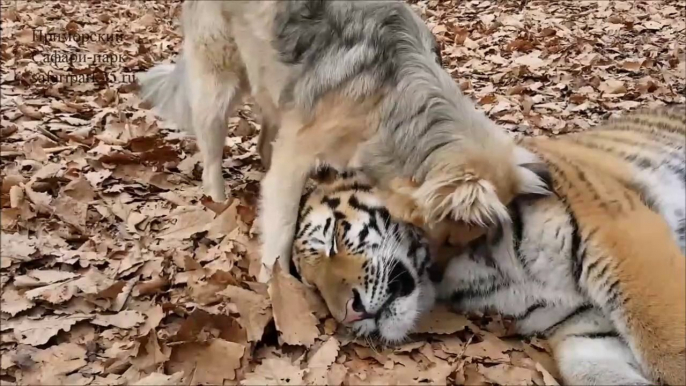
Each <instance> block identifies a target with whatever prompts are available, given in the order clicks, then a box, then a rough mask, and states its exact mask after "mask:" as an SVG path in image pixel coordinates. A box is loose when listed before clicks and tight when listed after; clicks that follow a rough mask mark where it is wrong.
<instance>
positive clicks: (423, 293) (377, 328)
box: [350, 280, 436, 345]
mask: <svg viewBox="0 0 686 386" xmlns="http://www.w3.org/2000/svg"><path fill="white" fill-rule="evenodd" d="M435 301H436V292H435V289H434V287H433V286H432V285H431V284H430V283H428V280H427V283H422V284H420V286H419V287H418V288H417V289H416V290H415V291H414V292H413V293H411V294H410V295H408V296H405V297H402V298H398V299H395V300H394V301H393V302H391V303H390V304H389V305H388V307H386V308H384V309H383V310H381V312H380V313H379V314H378V315H377V317H375V318H370V319H365V320H360V321H357V322H354V323H352V324H351V325H350V329H351V330H352V332H353V333H354V334H355V335H356V336H358V337H361V338H367V339H374V340H378V341H380V343H383V344H384V345H396V344H400V343H403V342H404V341H406V340H407V338H408V337H409V335H410V334H411V333H412V332H413V330H414V329H415V327H417V324H418V323H419V320H420V319H421V317H422V315H424V314H425V313H427V312H429V311H430V310H431V309H432V308H433V306H434V303H435Z"/></svg>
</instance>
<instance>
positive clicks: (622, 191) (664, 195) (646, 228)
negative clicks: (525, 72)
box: [521, 107, 686, 384]
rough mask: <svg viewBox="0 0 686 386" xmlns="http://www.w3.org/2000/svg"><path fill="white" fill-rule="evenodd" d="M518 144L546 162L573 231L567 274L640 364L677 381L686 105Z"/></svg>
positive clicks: (684, 288) (685, 303)
mask: <svg viewBox="0 0 686 386" xmlns="http://www.w3.org/2000/svg"><path fill="white" fill-rule="evenodd" d="M521 144H522V145H523V146H525V147H526V148H528V149H529V150H531V151H533V152H534V153H536V154H537V155H538V156H539V157H541V158H542V159H543V160H544V161H545V162H546V164H547V165H548V166H549V168H550V172H551V174H552V177H553V182H554V189H555V191H556V193H557V194H558V195H559V196H560V197H561V198H562V201H563V202H564V204H565V205H567V207H568V210H569V212H570V213H571V218H572V221H573V226H575V227H577V228H578V232H577V234H578V238H577V239H576V240H573V244H574V245H573V246H572V252H571V255H572V256H571V258H572V259H573V262H572V267H573V269H572V275H573V276H574V280H575V282H576V283H578V286H579V289H580V290H581V292H582V293H586V294H587V295H588V296H589V297H590V298H591V300H592V301H593V302H594V303H595V304H596V305H597V306H599V307H600V308H601V309H602V310H603V312H604V313H605V314H606V315H608V316H609V318H610V319H611V321H612V322H613V324H614V325H615V327H616V328H617V330H618V332H619V333H620V335H621V336H622V337H623V338H624V339H625V340H626V341H627V342H628V344H629V346H630V347H631V349H632V351H633V352H634V354H635V355H636V356H637V359H638V360H639V363H641V365H642V366H643V367H644V369H643V370H644V371H647V372H648V373H650V374H652V375H653V376H654V377H655V379H660V380H663V381H666V382H667V383H669V384H684V383H685V382H686V378H685V375H684V363H685V362H686V354H685V353H684V342H685V341H686V258H685V257H684V253H685V250H686V234H685V229H684V223H685V221H686V220H685V216H686V213H685V212H686V208H685V206H686V202H685V201H686V189H685V186H684V185H685V184H686V172H685V165H686V154H685V153H684V150H685V149H686V111H685V110H684V108H683V107H672V108H664V109H660V110H653V111H642V112H638V113H633V114H627V115H626V116H624V117H621V118H617V119H613V120H610V121H609V122H608V123H606V124H604V125H602V126H599V127H598V128H596V129H592V130H589V131H587V132H583V133H576V134H569V135H564V136H559V137H556V138H529V139H524V140H522V141H521Z"/></svg>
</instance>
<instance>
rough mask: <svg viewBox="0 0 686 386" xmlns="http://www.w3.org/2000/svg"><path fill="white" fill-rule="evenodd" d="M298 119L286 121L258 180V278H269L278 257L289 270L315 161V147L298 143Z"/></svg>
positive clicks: (282, 266)
mask: <svg viewBox="0 0 686 386" xmlns="http://www.w3.org/2000/svg"><path fill="white" fill-rule="evenodd" d="M299 122H300V121H298V120H291V122H288V120H285V121H284V122H283V124H282V125H281V127H280V129H279V132H278V134H277V136H276V141H275V142H274V147H273V154H272V159H271V166H270V168H269V170H268V171H267V174H266V175H265V177H264V179H263V180H262V183H261V189H260V190H261V205H262V208H261V209H262V210H261V213H260V219H259V221H260V222H259V224H260V228H261V229H260V230H261V233H262V265H261V269H260V274H259V276H258V281H260V282H262V283H264V282H267V281H268V280H269V278H270V277H271V274H272V269H273V266H274V263H275V261H276V259H277V258H279V263H280V264H281V268H282V269H283V271H284V272H289V265H290V259H291V247H292V243H293V237H294V233H295V226H296V222H297V220H298V206H299V204H300V197H301V195H302V192H303V188H304V185H305V182H306V180H307V176H308V174H309V171H310V169H311V168H312V165H313V164H314V161H315V158H316V157H315V155H316V153H315V152H314V149H311V148H310V149H308V148H307V147H306V146H299V145H302V144H300V143H299V142H300V141H299V137H298V132H299V131H300V128H301V126H300V123H299Z"/></svg>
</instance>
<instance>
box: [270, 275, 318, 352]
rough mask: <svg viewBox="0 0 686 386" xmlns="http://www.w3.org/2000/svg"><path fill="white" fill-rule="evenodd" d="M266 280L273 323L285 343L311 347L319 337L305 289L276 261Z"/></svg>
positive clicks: (315, 320)
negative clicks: (271, 274)
mask: <svg viewBox="0 0 686 386" xmlns="http://www.w3.org/2000/svg"><path fill="white" fill-rule="evenodd" d="M274 267H275V269H274V272H273V276H272V279H271V281H270V282H269V290H268V291H269V297H270V298H271V300H272V309H273V311H274V322H275V323H276V329H277V330H279V332H281V339H283V341H284V342H285V343H287V344H292V345H304V346H307V347H309V346H311V345H312V344H313V343H314V340H315V339H316V338H317V337H318V336H319V329H318V328H317V322H318V320H317V318H316V317H315V316H314V315H313V310H312V308H311V307H310V304H309V302H308V301H307V294H306V293H307V291H308V288H307V287H306V286H305V285H304V284H303V283H301V282H299V281H298V280H297V279H295V278H294V277H293V276H291V275H288V274H285V273H283V272H282V271H281V267H280V265H279V264H278V262H277V264H275V265H274Z"/></svg>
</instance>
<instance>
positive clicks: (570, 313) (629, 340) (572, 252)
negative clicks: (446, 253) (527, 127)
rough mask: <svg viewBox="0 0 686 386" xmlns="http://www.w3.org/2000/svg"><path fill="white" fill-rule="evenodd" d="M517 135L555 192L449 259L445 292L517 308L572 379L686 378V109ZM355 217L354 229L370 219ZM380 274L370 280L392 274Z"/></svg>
mask: <svg viewBox="0 0 686 386" xmlns="http://www.w3.org/2000/svg"><path fill="white" fill-rule="evenodd" d="M518 146H521V147H522V148H524V149H527V150H529V151H531V152H532V153H534V154H535V155H536V156H537V157H538V158H540V159H542V160H543V161H544V162H545V163H546V165H547V166H548V167H549V170H550V173H551V176H550V183H551V185H552V188H553V190H554V192H555V194H554V195H550V196H543V197H526V196H519V197H517V198H516V199H515V200H513V201H512V203H511V204H510V205H509V206H508V210H509V212H510V216H511V218H512V219H513V220H512V222H511V223H508V222H504V223H501V224H500V226H498V227H495V228H491V229H489V230H488V232H486V234H485V235H483V236H481V237H479V238H478V239H476V240H473V241H471V242H470V243H469V244H468V245H467V246H466V247H465V248H463V249H462V251H461V252H460V253H458V254H457V255H456V256H455V257H453V258H452V259H451V260H450V262H449V264H448V266H447V269H446V270H445V272H444V273H443V277H442V279H441V280H440V283H437V284H436V286H437V289H436V290H437V296H438V297H439V299H441V300H442V301H448V302H450V303H451V304H452V305H453V306H454V308H455V309H456V310H457V311H459V312H470V311H477V310H479V311H494V312H498V313H501V314H503V315H508V316H511V317H513V318H514V319H515V327H516V330H517V332H518V333H520V334H522V335H543V336H545V337H546V338H548V339H549V341H550V342H551V345H552V348H553V354H554V356H555V358H556V361H557V364H558V367H559V369H560V373H561V375H562V377H563V380H564V382H565V383H567V384H587V385H589V384H593V385H610V384H617V385H620V384H621V385H629V384H631V385H639V384H641V385H642V384H653V383H655V382H664V383H667V384H675V385H676V384H684V383H686V376H685V373H686V357H685V350H686V334H685V332H686V257H685V256H684V255H685V253H686V231H685V229H684V223H685V221H686V220H685V216H686V188H685V185H686V175H685V173H686V172H685V171H684V170H685V168H686V155H685V153H684V151H685V149H686V113H685V111H684V109H683V108H672V109H662V110H654V111H644V112H639V113H632V114H627V115H625V116H623V117H621V118H618V119H615V120H611V121H609V122H606V123H604V124H602V125H600V126H598V127H596V128H594V129H591V130H588V131H586V132H583V133H576V134H568V135H562V136H558V137H556V138H525V139H523V140H521V141H520V142H519V143H518ZM323 201H325V200H323ZM301 221H302V220H301ZM348 221H351V220H348ZM356 221H363V220H361V219H359V218H358V219H357V220H355V221H351V224H352V225H351V226H350V228H349V229H350V230H354V229H361V228H363V227H361V226H360V224H356ZM393 221H395V220H391V222H393ZM303 226H304V225H302V224H301V227H303ZM298 236H299V238H301V239H302V238H307V236H306V235H303V234H299V235H298ZM347 237H348V238H352V239H354V238H355V237H359V234H357V235H356V234H351V235H348V236H347ZM379 237H380V238H383V237H382V236H379ZM367 253H371V254H369V255H367V260H369V261H374V260H376V259H378V257H377V256H376V255H374V254H373V251H368V252H367ZM334 258H335V257H334ZM396 258H397V259H402V257H400V256H398V257H396ZM407 268H408V269H409V270H410V271H412V269H414V268H413V266H412V265H408V266H407ZM360 273H362V271H360V270H357V271H355V270H353V271H351V272H348V273H347V275H348V276H354V275H356V274H357V275H359V274H360ZM364 274H365V275H367V276H370V274H369V273H368V272H364ZM311 275H313V276H315V275H316V273H311ZM371 276H372V277H371V278H368V279H367V278H366V279H365V280H364V281H366V280H377V281H383V280H384V278H383V277H381V276H378V275H377V276H375V275H373V274H371ZM413 277H418V275H416V274H415V273H413ZM336 279H337V278H336V277H329V278H328V282H326V283H322V284H320V285H317V287H318V288H319V290H320V291H322V288H324V290H326V287H328V286H332V285H333V284H332V283H333V282H336ZM364 281H363V282H364ZM358 291H362V292H364V291H365V287H364V286H361V287H359V289H358ZM396 301H399V300H396ZM327 304H328V303H327ZM329 307H330V308H331V307H332V305H331V304H329ZM411 311H412V310H408V311H407V312H408V313H412V312H411ZM415 314H416V313H415ZM415 319H416V318H415ZM403 327H407V326H403ZM410 327H411V326H410ZM408 332H409V330H404V331H403V334H406V333H408ZM395 335H396V336H400V335H402V334H400V333H397V334H395Z"/></svg>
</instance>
